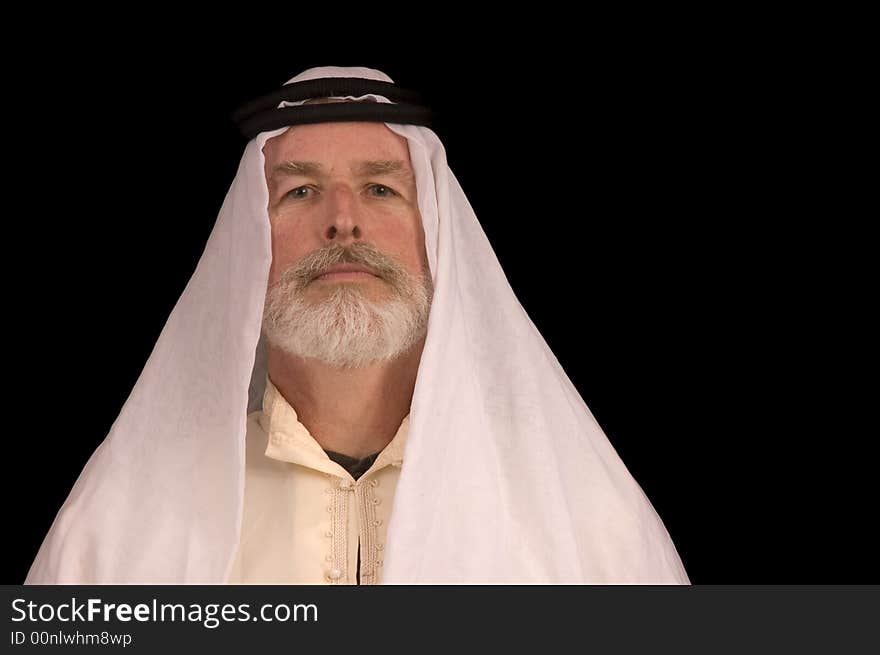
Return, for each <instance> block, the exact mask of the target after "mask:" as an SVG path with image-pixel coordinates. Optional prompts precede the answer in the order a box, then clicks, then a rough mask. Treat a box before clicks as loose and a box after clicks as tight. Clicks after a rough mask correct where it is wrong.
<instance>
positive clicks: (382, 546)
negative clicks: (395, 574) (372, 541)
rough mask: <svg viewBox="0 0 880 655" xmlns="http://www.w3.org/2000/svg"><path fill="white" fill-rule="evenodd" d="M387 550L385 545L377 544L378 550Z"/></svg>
mask: <svg viewBox="0 0 880 655" xmlns="http://www.w3.org/2000/svg"><path fill="white" fill-rule="evenodd" d="M383 548H385V544H376V550H382V549H383Z"/></svg>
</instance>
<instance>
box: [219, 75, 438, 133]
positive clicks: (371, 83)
mask: <svg viewBox="0 0 880 655" xmlns="http://www.w3.org/2000/svg"><path fill="white" fill-rule="evenodd" d="M367 94H375V95H380V96H384V97H386V98H388V100H390V101H391V103H387V102H353V101H349V102H337V103H325V104H317V105H299V106H296V107H281V108H280V109H279V108H278V104H279V103H281V102H282V101H283V100H287V101H289V102H296V101H297V100H310V99H314V98H330V97H338V96H362V95H367ZM230 118H231V119H232V121H233V122H234V123H236V124H237V125H238V129H239V131H240V132H241V133H242V134H243V135H244V136H245V138H247V139H248V140H250V139H252V138H254V137H255V136H256V135H257V134H259V133H260V132H268V131H271V130H276V129H278V128H279V127H286V126H288V125H302V124H306V123H330V122H338V121H371V122H381V123H402V124H405V125H424V126H426V127H430V126H431V121H432V112H431V110H430V109H429V108H428V107H426V106H425V105H424V104H422V99H421V97H420V96H419V94H418V93H417V92H416V91H411V90H409V89H403V88H401V87H399V86H397V85H396V84H393V83H391V82H383V81H381V80H368V79H364V78H362V77H322V78H319V79H316V80H306V81H304V82H294V83H292V84H285V85H284V86H283V87H281V89H280V90H278V91H273V92H272V93H268V94H266V95H263V96H260V97H259V98H256V99H255V100H251V101H250V102H247V103H245V104H243V105H242V106H241V107H239V108H238V109H236V110H235V111H234V112H232V114H231V116H230Z"/></svg>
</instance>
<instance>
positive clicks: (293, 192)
mask: <svg viewBox="0 0 880 655" xmlns="http://www.w3.org/2000/svg"><path fill="white" fill-rule="evenodd" d="M310 190H311V187H308V186H298V187H296V188H295V189H291V190H290V191H288V192H287V193H285V194H284V195H285V196H290V197H291V198H296V199H301V198H306V197H307V196H306V195H303V194H301V193H299V191H310Z"/></svg>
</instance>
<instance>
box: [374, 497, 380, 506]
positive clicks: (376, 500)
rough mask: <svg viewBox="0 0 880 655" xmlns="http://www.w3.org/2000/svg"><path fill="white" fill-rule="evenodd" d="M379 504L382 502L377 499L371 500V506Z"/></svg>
mask: <svg viewBox="0 0 880 655" xmlns="http://www.w3.org/2000/svg"><path fill="white" fill-rule="evenodd" d="M381 502H382V501H381V500H379V499H378V498H373V504H374V505H378V504H379V503H381Z"/></svg>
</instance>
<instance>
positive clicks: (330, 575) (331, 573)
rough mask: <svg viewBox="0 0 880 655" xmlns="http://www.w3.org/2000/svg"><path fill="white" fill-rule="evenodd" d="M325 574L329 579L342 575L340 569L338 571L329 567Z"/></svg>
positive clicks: (336, 578)
mask: <svg viewBox="0 0 880 655" xmlns="http://www.w3.org/2000/svg"><path fill="white" fill-rule="evenodd" d="M327 576H328V577H329V578H330V579H331V580H339V578H341V577H342V571H340V570H339V569H330V572H329V573H327Z"/></svg>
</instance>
